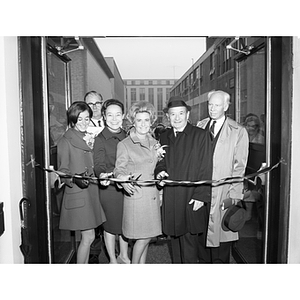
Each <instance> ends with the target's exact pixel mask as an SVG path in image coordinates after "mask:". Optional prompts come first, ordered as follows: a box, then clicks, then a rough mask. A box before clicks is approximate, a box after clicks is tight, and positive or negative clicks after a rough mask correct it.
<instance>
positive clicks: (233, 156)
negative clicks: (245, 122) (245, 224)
mask: <svg viewBox="0 0 300 300" xmlns="http://www.w3.org/2000/svg"><path fill="white" fill-rule="evenodd" d="M209 121H210V119H209V118H206V119H204V120H202V121H200V122H198V124H197V126H199V127H200V128H206V126H207V124H208V122H209ZM220 130H221V131H220V133H219V138H218V140H217V142H216V146H215V149H214V152H213V172H212V179H213V180H219V179H222V178H226V177H232V176H243V175H244V174H245V168H246V165H247V160H248V147H249V139H248V133H247V131H246V129H245V128H244V126H242V125H240V124H238V123H237V122H236V121H234V120H232V119H230V118H228V117H227V118H226V119H225V122H224V124H223V126H222V128H221V129H220ZM243 188H244V185H243V182H238V183H226V184H222V185H219V186H213V187H212V195H211V205H210V214H209V223H208V230H207V240H206V246H208V247H219V246H220V242H230V241H235V240H238V238H239V237H238V233H237V232H232V231H224V230H223V229H222V226H221V221H222V218H223V216H224V214H225V212H226V210H224V211H223V210H222V208H221V206H222V205H221V203H222V202H221V201H222V200H224V199H226V198H234V199H243Z"/></svg>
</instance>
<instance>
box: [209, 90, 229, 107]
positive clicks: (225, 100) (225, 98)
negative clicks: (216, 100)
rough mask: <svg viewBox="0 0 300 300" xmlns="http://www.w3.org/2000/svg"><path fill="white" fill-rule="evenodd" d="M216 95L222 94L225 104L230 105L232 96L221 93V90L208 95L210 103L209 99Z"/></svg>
mask: <svg viewBox="0 0 300 300" xmlns="http://www.w3.org/2000/svg"><path fill="white" fill-rule="evenodd" d="M215 94H220V95H222V96H223V98H224V102H225V103H227V104H228V105H229V104H230V95H229V94H228V93H226V92H223V91H220V90H218V91H211V92H209V93H208V101H209V99H210V98H211V97H212V96H213V95H215Z"/></svg>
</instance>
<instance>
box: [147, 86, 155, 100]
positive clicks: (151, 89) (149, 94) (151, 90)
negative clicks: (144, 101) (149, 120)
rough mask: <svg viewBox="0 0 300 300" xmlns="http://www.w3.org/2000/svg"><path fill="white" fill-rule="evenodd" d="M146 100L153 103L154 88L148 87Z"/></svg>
mask: <svg viewBox="0 0 300 300" xmlns="http://www.w3.org/2000/svg"><path fill="white" fill-rule="evenodd" d="M148 101H149V102H150V103H151V104H154V88H149V89H148Z"/></svg>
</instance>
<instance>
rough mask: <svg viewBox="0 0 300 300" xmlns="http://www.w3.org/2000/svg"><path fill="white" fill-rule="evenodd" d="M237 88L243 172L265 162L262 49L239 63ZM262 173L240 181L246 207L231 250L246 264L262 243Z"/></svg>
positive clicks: (259, 256) (257, 256) (257, 258)
mask: <svg viewBox="0 0 300 300" xmlns="http://www.w3.org/2000/svg"><path fill="white" fill-rule="evenodd" d="M238 82H239V85H238V88H239V91H238V92H239V95H240V99H239V102H240V103H239V104H240V116H239V117H240V120H241V123H242V124H243V125H244V126H245V128H246V130H247V132H248V135H249V157H248V163H247V167H246V175H248V174H253V173H255V172H256V171H258V170H259V169H260V168H261V166H262V164H263V163H264V162H265V152H266V147H265V123H264V120H265V49H264V48H263V49H261V50H259V51H258V52H256V53H254V54H252V55H251V56H249V57H247V58H246V59H245V60H243V61H241V62H239V67H238ZM263 176H264V175H261V176H258V177H252V178H250V181H248V180H245V182H244V191H245V194H244V201H245V205H246V210H247V216H246V223H245V226H244V227H243V228H242V230H241V231H239V240H238V241H237V242H236V244H235V247H234V252H235V253H236V254H237V255H238V257H239V258H240V259H242V261H244V262H247V263H261V262H263V243H264V237H263V234H262V233H263V232H264V230H263V229H264V206H265V203H264V202H265V181H264V177H263Z"/></svg>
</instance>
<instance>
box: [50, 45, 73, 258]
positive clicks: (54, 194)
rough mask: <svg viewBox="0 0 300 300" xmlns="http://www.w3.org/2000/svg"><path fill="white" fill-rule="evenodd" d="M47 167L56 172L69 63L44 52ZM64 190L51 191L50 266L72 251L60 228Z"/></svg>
mask: <svg viewBox="0 0 300 300" xmlns="http://www.w3.org/2000/svg"><path fill="white" fill-rule="evenodd" d="M47 75H48V76H47V78H48V100H49V102H48V105H49V107H48V111H49V131H50V132H49V140H50V141H49V151H50V165H52V166H53V167H54V169H55V170H57V142H58V140H59V139H60V138H61V136H62V135H63V134H64V132H65V131H66V129H67V116H66V109H67V107H68V106H69V104H70V100H69V88H68V85H69V83H68V80H69V76H68V63H67V62H65V61H63V60H62V59H60V58H59V57H58V56H57V55H56V54H55V53H53V52H52V51H50V50H49V49H47ZM63 190H64V188H63V187H62V188H60V189H58V188H57V187H52V188H51V205H50V212H49V216H50V226H51V228H50V232H51V240H52V241H51V255H52V262H53V263H66V262H69V261H70V260H71V258H72V256H73V254H74V251H75V247H74V245H75V242H74V234H73V233H71V232H70V231H66V230H60V229H59V219H60V207H61V202H62V196H63Z"/></svg>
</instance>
